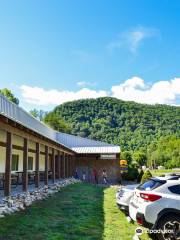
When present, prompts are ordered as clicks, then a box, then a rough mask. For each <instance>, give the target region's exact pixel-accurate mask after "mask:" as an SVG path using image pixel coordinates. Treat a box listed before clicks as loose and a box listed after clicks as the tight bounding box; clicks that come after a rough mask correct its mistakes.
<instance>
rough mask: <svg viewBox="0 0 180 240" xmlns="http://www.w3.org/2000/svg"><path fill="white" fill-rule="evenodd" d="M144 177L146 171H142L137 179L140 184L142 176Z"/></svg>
mask: <svg viewBox="0 0 180 240" xmlns="http://www.w3.org/2000/svg"><path fill="white" fill-rule="evenodd" d="M143 175H144V171H143V170H142V169H141V171H140V172H139V175H138V178H137V182H138V183H140V182H141V179H142V176H143Z"/></svg>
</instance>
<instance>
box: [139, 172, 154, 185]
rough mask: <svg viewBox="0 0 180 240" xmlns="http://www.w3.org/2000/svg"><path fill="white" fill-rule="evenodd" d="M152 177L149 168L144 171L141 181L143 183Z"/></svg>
mask: <svg viewBox="0 0 180 240" xmlns="http://www.w3.org/2000/svg"><path fill="white" fill-rule="evenodd" d="M151 177H152V174H151V172H150V171H149V170H147V171H145V173H144V174H143V176H142V179H141V183H144V182H146V181H148V180H149V179H150V178H151Z"/></svg>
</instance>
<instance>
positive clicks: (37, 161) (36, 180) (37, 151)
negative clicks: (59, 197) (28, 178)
mask: <svg viewBox="0 0 180 240" xmlns="http://www.w3.org/2000/svg"><path fill="white" fill-rule="evenodd" d="M39 153H40V147H39V143H36V160H35V161H36V172H35V187H37V188H38V187H39Z"/></svg>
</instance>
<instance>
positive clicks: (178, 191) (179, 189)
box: [168, 184, 180, 195]
mask: <svg viewBox="0 0 180 240" xmlns="http://www.w3.org/2000/svg"><path fill="white" fill-rule="evenodd" d="M168 189H169V190H170V191H171V192H172V193H175V194H179V195H180V184H178V185H174V186H171V187H168Z"/></svg>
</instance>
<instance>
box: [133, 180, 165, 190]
mask: <svg viewBox="0 0 180 240" xmlns="http://www.w3.org/2000/svg"><path fill="white" fill-rule="evenodd" d="M165 182H166V181H156V180H149V181H147V182H145V183H143V184H141V185H139V186H138V187H137V189H139V190H143V191H149V190H152V189H155V188H158V187H160V186H162V185H163V184H164V183H165Z"/></svg>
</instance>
